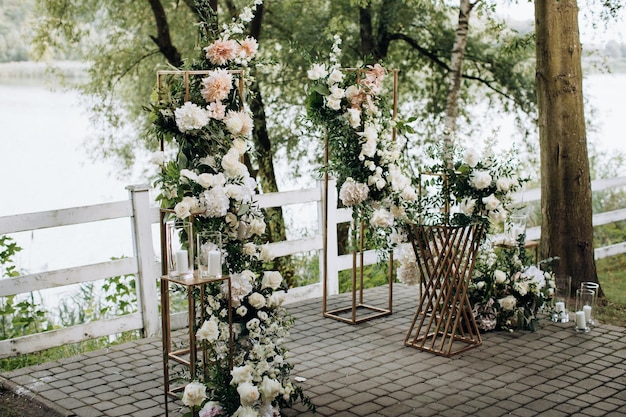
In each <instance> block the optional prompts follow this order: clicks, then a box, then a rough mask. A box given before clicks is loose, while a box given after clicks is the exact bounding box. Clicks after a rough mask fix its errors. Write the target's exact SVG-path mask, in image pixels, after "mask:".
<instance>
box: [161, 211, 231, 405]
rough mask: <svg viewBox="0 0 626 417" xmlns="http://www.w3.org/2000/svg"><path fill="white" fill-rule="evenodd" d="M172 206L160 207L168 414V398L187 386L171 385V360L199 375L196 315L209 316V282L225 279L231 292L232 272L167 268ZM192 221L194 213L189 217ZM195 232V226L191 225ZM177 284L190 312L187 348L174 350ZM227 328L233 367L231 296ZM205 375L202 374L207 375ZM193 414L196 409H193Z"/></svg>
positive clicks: (204, 361)
mask: <svg viewBox="0 0 626 417" xmlns="http://www.w3.org/2000/svg"><path fill="white" fill-rule="evenodd" d="M171 213H173V210H171V209H161V210H160V234H161V285H160V287H161V288H160V289H161V328H162V342H163V387H164V400H165V415H166V416H168V415H169V407H168V404H169V399H170V398H174V399H178V398H179V397H178V394H177V393H179V392H181V391H183V390H184V388H185V387H184V386H176V387H172V386H171V385H170V382H171V381H170V367H169V366H170V361H174V362H177V363H179V364H182V365H185V366H187V367H188V368H189V373H190V375H191V379H192V380H193V379H195V378H196V370H197V364H198V342H197V340H196V323H195V320H196V317H197V315H199V316H200V317H202V318H203V319H206V309H205V293H206V284H209V283H213V282H220V281H226V282H227V283H228V284H227V285H228V293H229V294H230V293H231V289H232V288H231V280H230V276H228V275H224V276H222V277H221V278H211V279H203V278H200V277H199V275H198V271H194V274H193V277H191V278H185V277H170V276H169V274H168V273H169V271H168V270H167V265H168V262H167V261H168V260H167V250H166V237H165V223H166V221H167V218H168V215H171ZM189 221H190V222H192V225H193V216H192V217H191V219H190V220H189ZM191 230H192V234H193V226H192V229H191ZM189 242H190V250H193V236H190V239H189ZM171 285H178V286H182V287H184V288H185V292H186V294H187V314H188V328H189V336H188V346H187V347H185V348H181V349H177V350H174V349H173V346H172V327H171V322H170V313H171V311H170V286H171ZM195 288H199V290H200V306H199V309H197V307H198V306H197V305H196V304H197V303H196V299H195V296H194V289H195ZM228 330H229V367H230V369H231V370H232V369H233V360H234V359H233V358H234V351H235V342H234V333H233V317H232V304H231V298H230V297H229V298H228ZM200 351H201V352H202V361H201V363H202V366H203V373H204V375H206V374H207V372H208V369H207V366H208V355H207V351H206V349H205V347H204V345H202V346H201V347H200ZM204 375H203V377H204ZM192 414H193V411H192Z"/></svg>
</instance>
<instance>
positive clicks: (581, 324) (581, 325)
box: [576, 311, 587, 330]
mask: <svg viewBox="0 0 626 417" xmlns="http://www.w3.org/2000/svg"><path fill="white" fill-rule="evenodd" d="M576 328H577V329H580V330H583V329H586V328H587V320H585V312H584V311H577V312H576Z"/></svg>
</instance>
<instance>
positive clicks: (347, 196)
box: [339, 178, 370, 207]
mask: <svg viewBox="0 0 626 417" xmlns="http://www.w3.org/2000/svg"><path fill="white" fill-rule="evenodd" d="M369 192H370V190H369V187H368V186H367V185H366V184H363V183H360V182H356V181H354V180H353V179H352V178H347V179H346V181H345V182H344V183H343V185H342V186H341V189H340V190H339V199H340V200H341V202H342V203H343V205H344V206H347V207H351V206H356V205H357V204H359V203H361V202H363V201H365V200H366V199H367V196H368V194H369Z"/></svg>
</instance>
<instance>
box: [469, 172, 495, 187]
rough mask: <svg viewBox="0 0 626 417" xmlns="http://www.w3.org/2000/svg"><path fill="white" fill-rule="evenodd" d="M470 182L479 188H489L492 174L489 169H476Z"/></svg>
mask: <svg viewBox="0 0 626 417" xmlns="http://www.w3.org/2000/svg"><path fill="white" fill-rule="evenodd" d="M470 184H471V185H472V187H474V188H476V189H477V190H482V189H484V188H487V187H489V185H490V184H491V174H489V172H488V171H474V172H473V173H472V175H470Z"/></svg>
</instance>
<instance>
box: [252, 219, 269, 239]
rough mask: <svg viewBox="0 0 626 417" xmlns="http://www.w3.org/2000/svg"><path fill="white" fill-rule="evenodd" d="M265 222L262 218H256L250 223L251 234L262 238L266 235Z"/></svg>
mask: <svg viewBox="0 0 626 417" xmlns="http://www.w3.org/2000/svg"><path fill="white" fill-rule="evenodd" d="M265 227H266V225H265V221H264V220H263V219H261V218H258V217H257V218H254V219H252V220H251V221H250V233H251V234H253V235H257V236H261V235H262V234H263V233H265Z"/></svg>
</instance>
